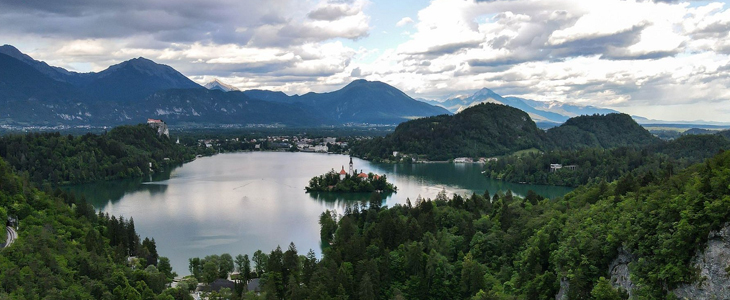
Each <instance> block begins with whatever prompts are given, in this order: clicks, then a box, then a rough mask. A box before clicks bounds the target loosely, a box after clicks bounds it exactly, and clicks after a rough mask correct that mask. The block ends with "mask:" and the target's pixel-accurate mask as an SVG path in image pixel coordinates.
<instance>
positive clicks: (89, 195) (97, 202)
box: [62, 169, 173, 210]
mask: <svg viewBox="0 0 730 300" xmlns="http://www.w3.org/2000/svg"><path fill="white" fill-rule="evenodd" d="M172 171H173V169H169V170H165V171H162V172H158V173H155V174H154V175H153V176H151V177H148V178H133V179H122V180H111V181H99V182H94V183H86V184H78V185H69V186H64V187H62V189H64V190H66V191H68V192H71V193H73V194H74V195H76V196H78V197H82V196H83V197H85V198H86V201H87V202H89V203H91V204H92V205H94V208H96V209H97V210H102V209H104V206H105V205H106V204H107V203H109V202H110V201H111V202H112V203H116V202H118V201H119V200H121V199H122V197H124V195H126V194H128V193H134V192H140V191H143V192H144V191H146V192H149V193H150V195H159V194H164V193H165V192H166V191H167V185H166V184H157V183H155V182H156V181H162V180H168V179H170V174H171V173H172Z"/></svg>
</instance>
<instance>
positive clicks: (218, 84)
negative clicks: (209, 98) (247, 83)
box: [203, 78, 238, 92]
mask: <svg viewBox="0 0 730 300" xmlns="http://www.w3.org/2000/svg"><path fill="white" fill-rule="evenodd" d="M203 86H204V87H205V88H206V89H209V90H221V91H224V92H230V91H238V88H236V87H235V86H232V85H229V84H225V83H223V82H222V81H220V80H218V78H215V79H213V81H211V82H208V83H206V84H205V85H203Z"/></svg>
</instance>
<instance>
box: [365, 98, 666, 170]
mask: <svg viewBox="0 0 730 300" xmlns="http://www.w3.org/2000/svg"><path fill="white" fill-rule="evenodd" d="M659 142H660V139H658V138H656V137H654V136H652V134H651V133H649V131H647V130H646V129H644V128H643V127H641V126H640V125H639V124H637V123H636V122H635V121H634V120H633V119H632V118H631V117H630V116H629V115H625V114H607V115H592V116H579V117H575V118H571V119H569V120H568V121H567V122H565V124H563V125H561V126H559V127H555V128H551V129H549V130H548V131H547V132H543V131H542V130H540V129H539V128H537V126H536V125H535V123H534V122H533V121H532V120H531V119H530V116H529V115H528V114H527V113H525V112H523V111H521V110H519V109H516V108H513V107H510V106H506V105H501V104H494V103H482V104H478V105H475V106H472V107H470V108H467V109H465V110H463V111H462V112H460V113H457V114H455V115H453V116H449V115H443V116H436V117H430V118H423V119H417V120H413V121H408V122H405V123H402V124H400V125H398V127H397V128H396V129H395V132H393V133H392V134H390V135H388V136H386V137H384V138H375V139H372V140H365V141H363V142H360V143H357V144H355V145H354V146H353V154H354V155H356V156H360V157H363V158H369V159H379V160H389V159H396V158H394V157H392V153H393V151H397V152H400V153H403V154H409V155H414V156H415V155H422V156H425V158H427V159H429V160H448V159H453V158H457V157H490V156H501V155H508V154H512V153H515V152H517V151H520V150H528V149H537V150H541V151H549V150H555V149H559V150H568V149H580V148H602V149H610V148H615V147H622V146H643V145H649V144H655V143H659Z"/></svg>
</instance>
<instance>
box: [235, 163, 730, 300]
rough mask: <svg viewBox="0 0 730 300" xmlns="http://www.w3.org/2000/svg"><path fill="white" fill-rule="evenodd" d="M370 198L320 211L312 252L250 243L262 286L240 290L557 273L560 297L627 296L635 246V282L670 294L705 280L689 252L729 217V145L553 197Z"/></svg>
mask: <svg viewBox="0 0 730 300" xmlns="http://www.w3.org/2000/svg"><path fill="white" fill-rule="evenodd" d="M644 175H645V174H642V175H640V177H646V176H644ZM485 196H486V197H485ZM490 198H491V201H490ZM375 200H376V201H373V202H371V203H374V205H370V207H368V208H365V207H358V206H357V205H355V206H354V207H351V208H348V209H347V210H346V211H345V214H344V215H342V216H337V215H336V214H333V213H331V212H326V213H323V214H322V217H321V218H320V224H321V225H322V239H323V242H325V243H330V244H331V246H330V247H328V248H325V249H324V257H323V258H322V259H321V260H320V261H317V262H316V264H315V260H314V259H313V258H311V257H310V258H299V263H294V262H295V261H296V260H295V259H294V260H293V259H292V257H297V252H296V248H295V247H293V245H292V246H290V250H289V251H287V252H286V253H283V252H282V250H281V249H276V250H274V251H273V252H271V254H270V255H268V256H267V255H265V254H263V256H262V254H261V253H259V254H258V255H255V257H256V258H255V259H254V260H255V261H256V266H257V267H256V268H255V269H257V272H254V273H255V274H252V275H255V276H261V278H262V279H261V280H262V285H263V294H262V295H261V296H255V295H253V294H246V295H245V297H244V298H245V299H258V298H262V299H274V298H276V299H357V300H371V299H555V296H556V294H558V292H559V291H560V290H561V282H562V283H563V286H569V287H568V288H563V290H562V292H563V293H565V294H567V296H568V299H626V298H627V292H628V291H625V290H619V289H616V288H614V287H612V285H611V284H610V283H609V280H608V279H607V278H609V264H610V263H611V262H612V261H613V260H614V259H615V258H616V257H617V255H618V253H619V252H620V249H623V250H622V251H625V252H628V253H630V254H631V255H632V256H633V257H635V260H632V261H631V262H630V272H631V274H632V276H631V277H630V280H632V281H633V283H634V285H635V289H634V290H632V291H631V292H632V294H633V295H634V296H635V297H638V299H671V298H672V297H671V296H669V295H670V294H671V293H672V291H673V290H674V289H675V288H676V287H678V286H679V285H680V284H682V283H694V282H697V281H699V280H702V279H701V278H700V277H699V276H698V273H697V272H696V270H694V269H693V268H692V266H691V260H692V257H693V256H694V255H695V253H697V252H698V251H700V250H701V249H703V247H704V246H705V244H706V242H707V238H708V234H709V233H710V231H712V230H718V229H720V228H721V227H723V226H724V225H725V224H727V222H728V221H730V152H724V153H721V154H719V155H717V156H715V157H714V158H712V159H710V160H708V161H707V162H706V163H703V164H698V165H695V166H693V167H691V168H688V169H687V170H686V171H684V172H681V173H680V174H677V175H671V176H670V174H662V175H660V176H653V177H652V179H651V180H646V181H635V180H632V179H631V178H630V177H623V178H621V179H620V180H618V181H616V182H613V183H606V182H605V181H604V182H600V183H596V184H592V185H589V186H584V187H581V188H578V189H576V190H575V191H573V192H571V193H570V194H568V195H566V196H565V197H564V198H561V199H557V200H547V199H542V198H540V197H539V196H537V195H535V194H532V193H531V194H528V195H527V197H526V199H521V198H518V197H515V196H513V195H511V194H510V193H507V194H496V195H494V196H492V195H490V194H489V193H488V192H487V193H485V195H484V196H482V195H472V196H470V197H466V198H464V197H462V196H458V195H455V196H453V197H451V198H448V197H446V195H440V196H439V197H438V198H437V199H434V200H433V201H430V200H425V201H424V200H421V199H417V200H416V201H415V203H413V204H412V203H411V202H408V203H407V204H406V205H396V206H395V207H392V208H380V207H379V205H378V203H379V201H377V200H378V199H375ZM330 241H331V242H330ZM292 249H293V251H292Z"/></svg>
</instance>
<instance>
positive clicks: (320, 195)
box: [307, 192, 395, 210]
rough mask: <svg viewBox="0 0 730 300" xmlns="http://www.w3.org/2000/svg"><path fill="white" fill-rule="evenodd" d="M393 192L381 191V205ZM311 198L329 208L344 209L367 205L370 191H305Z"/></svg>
mask: <svg viewBox="0 0 730 300" xmlns="http://www.w3.org/2000/svg"><path fill="white" fill-rule="evenodd" d="M393 194H395V193H393V192H389V193H381V194H380V197H381V198H382V199H383V200H382V203H381V205H385V202H386V201H385V200H386V199H388V198H389V197H390V196H392V195H393ZM307 195H309V197H310V198H312V199H313V200H315V201H317V202H319V203H321V204H324V205H325V206H327V207H329V208H335V209H342V210H344V209H345V208H346V207H348V206H352V205H355V204H357V205H366V206H367V205H368V203H369V202H370V195H371V194H370V193H335V192H310V193H307Z"/></svg>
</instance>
